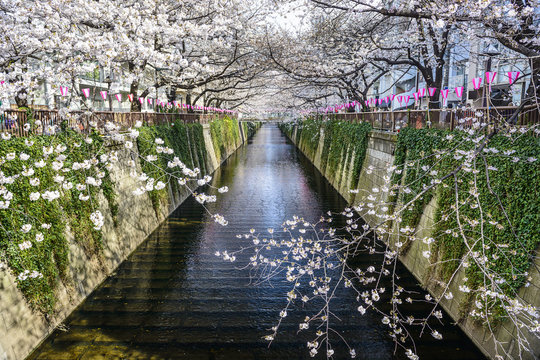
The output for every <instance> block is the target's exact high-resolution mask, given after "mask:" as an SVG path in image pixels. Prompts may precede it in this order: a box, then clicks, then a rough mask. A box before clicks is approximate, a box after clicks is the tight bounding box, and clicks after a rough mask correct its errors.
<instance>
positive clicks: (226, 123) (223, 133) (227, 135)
mask: <svg viewBox="0 0 540 360" xmlns="http://www.w3.org/2000/svg"><path fill="white" fill-rule="evenodd" d="M210 135H211V137H212V144H213V145H214V151H215V152H216V158H217V159H218V161H221V160H224V157H225V156H226V154H227V153H229V152H230V150H232V149H236V147H237V146H238V145H240V143H241V142H242V139H241V138H240V128H239V125H238V120H236V119H232V118H230V117H228V116H225V117H223V118H216V119H215V120H214V121H212V122H211V123H210ZM228 150H229V151H228Z"/></svg>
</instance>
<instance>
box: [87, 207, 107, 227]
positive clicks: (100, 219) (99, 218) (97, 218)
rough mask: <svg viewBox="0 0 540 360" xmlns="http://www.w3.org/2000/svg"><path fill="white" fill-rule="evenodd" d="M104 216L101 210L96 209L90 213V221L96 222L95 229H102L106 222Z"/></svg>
mask: <svg viewBox="0 0 540 360" xmlns="http://www.w3.org/2000/svg"><path fill="white" fill-rule="evenodd" d="M104 220H105V218H104V216H103V214H102V213H101V211H99V210H96V211H94V212H93V213H91V214H90V221H92V223H93V224H94V230H101V228H102V227H103V224H104Z"/></svg>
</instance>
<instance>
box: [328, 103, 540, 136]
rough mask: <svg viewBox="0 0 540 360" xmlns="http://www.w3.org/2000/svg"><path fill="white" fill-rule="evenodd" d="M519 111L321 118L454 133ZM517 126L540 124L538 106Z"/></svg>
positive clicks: (503, 119)
mask: <svg viewBox="0 0 540 360" xmlns="http://www.w3.org/2000/svg"><path fill="white" fill-rule="evenodd" d="M516 111H518V108H517V107H498V108H489V109H488V108H477V109H448V110H443V109H436V110H433V109H432V110H405V111H377V112H365V113H337V114H327V115H321V116H323V117H331V118H335V119H339V120H344V121H353V122H369V123H370V124H371V125H372V126H373V128H374V129H378V130H385V131H392V132H395V131H398V130H399V129H400V128H403V127H405V126H408V127H414V128H416V129H422V128H428V127H429V128H438V129H449V130H453V129H455V128H456V127H457V126H461V127H463V128H467V127H470V126H472V124H473V122H474V121H475V120H476V119H478V118H481V119H485V120H486V122H488V123H491V124H494V123H501V124H502V123H504V122H508V121H509V120H510V119H511V118H512V117H513V116H514V114H515V113H516ZM514 119H515V121H514V122H513V124H514V125H517V126H530V125H535V124H539V123H540V116H539V111H538V108H537V107H525V108H523V109H522V110H521V111H520V112H519V114H517V116H514Z"/></svg>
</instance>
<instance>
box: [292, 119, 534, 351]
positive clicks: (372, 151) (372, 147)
mask: <svg viewBox="0 0 540 360" xmlns="http://www.w3.org/2000/svg"><path fill="white" fill-rule="evenodd" d="M308 124H309V123H308ZM344 124H345V123H343V124H342V126H345V125H344ZM338 125H339V124H338ZM357 125H359V126H362V125H367V124H357ZM282 129H283V130H284V133H285V134H287V136H288V138H289V139H290V140H291V141H292V142H293V143H294V144H295V145H296V146H297V147H298V148H299V149H300V151H302V153H303V154H304V155H305V156H306V157H307V158H309V159H310V161H311V162H312V163H313V164H314V166H315V167H317V168H318V169H319V170H320V171H321V172H322V174H323V175H324V177H325V178H326V179H327V180H328V181H329V182H330V183H331V184H332V186H333V187H334V188H335V189H336V191H338V192H339V193H340V194H341V195H342V196H343V197H344V198H345V199H346V200H347V202H348V204H350V205H351V204H352V205H357V204H359V203H368V202H370V201H369V200H368V198H367V197H368V196H370V194H371V189H373V188H381V187H383V186H384V184H385V181H384V179H383V177H384V176H385V175H387V174H388V173H387V172H386V169H387V168H388V167H389V166H391V165H393V164H394V160H395V156H396V154H395V152H396V145H397V141H398V136H399V135H398V134H395V133H390V132H385V131H368V132H366V134H365V137H364V138H365V144H364V145H365V147H364V148H363V149H361V150H362V151H359V150H358V147H355V144H340V145H339V146H340V147H341V149H342V151H340V152H339V156H338V158H339V159H340V161H339V162H338V163H337V164H336V165H335V166H334V167H331V166H330V163H331V162H330V160H329V158H328V157H329V155H328V153H332V152H333V149H332V146H328V144H330V143H332V144H333V145H334V144H336V142H332V135H329V134H326V133H325V131H324V129H323V128H322V127H316V128H306V123H304V124H302V126H301V127H299V126H298V124H289V125H287V126H286V127H282ZM368 130H369V129H368ZM307 134H309V136H306V135H307ZM335 134H336V136H339V133H335ZM359 153H360V155H359ZM357 163H360V164H361V165H360V166H359V168H360V169H361V170H360V171H359V172H357V173H355V172H356V171H357V168H356V167H355V164H357ZM350 189H358V190H359V191H358V193H351V192H349V190H350ZM385 199H386V198H385ZM436 211H437V196H434V197H433V198H432V199H431V200H430V201H429V202H428V203H427V204H426V205H425V206H424V207H423V208H422V211H421V214H420V216H419V221H418V223H417V225H416V226H415V227H416V228H417V230H418V233H417V238H418V239H422V238H424V237H432V236H434V228H435V226H434V224H435V218H436V215H435V214H436ZM363 217H364V219H365V220H366V222H368V223H369V224H370V225H376V224H378V223H379V222H380V219H378V218H377V217H376V216H375V215H370V214H369V213H366V214H365V215H363ZM393 226H394V230H395V231H394V232H395V233H397V232H398V230H397V229H396V228H395V227H396V226H397V225H396V224H393ZM397 241H399V240H398V239H396V238H393V237H390V239H389V242H390V245H391V247H393V248H394V249H396V247H395V246H394V245H395V243H396V242H397ZM429 250H431V249H430V247H429V245H428V244H426V243H425V242H423V241H414V242H411V243H410V244H409V247H408V249H407V250H406V251H403V252H402V253H401V254H400V260H401V262H402V263H403V264H404V265H405V267H406V268H407V269H408V270H409V271H410V272H411V273H412V274H413V275H414V276H415V278H416V279H417V280H418V282H419V283H420V284H421V285H422V287H423V288H425V289H427V290H428V291H429V292H430V293H431V294H432V295H433V296H435V297H437V298H438V297H439V296H440V294H441V292H442V290H443V288H444V287H442V286H441V284H444V281H441V279H438V278H437V277H436V276H435V275H434V274H436V273H437V272H436V270H435V269H434V267H433V266H432V265H431V262H430V260H429V258H428V257H426V256H424V254H425V252H426V251H429ZM539 266H540V259H538V258H536V259H535V262H534V264H532V265H531V269H532V270H531V271H530V272H529V273H530V274H531V280H530V283H531V284H533V285H532V286H528V287H526V286H522V287H521V288H520V289H519V293H518V295H519V298H520V299H521V300H522V301H523V303H525V304H530V305H532V306H535V307H536V308H540V288H539V287H538V286H535V284H540V275H539V273H538V271H534V269H538V268H539ZM466 276H467V275H466V274H465V270H464V268H461V270H459V272H458V273H457V276H456V277H455V278H454V279H453V281H452V282H451V283H450V284H449V290H450V291H451V293H452V294H453V297H452V298H450V299H447V298H445V297H443V298H442V299H441V301H440V304H441V306H442V307H443V308H444V309H445V310H446V311H447V312H448V313H449V314H450V316H451V317H452V319H453V320H454V321H455V322H456V323H458V324H459V326H460V328H461V329H462V330H463V331H464V332H465V333H466V334H467V336H468V337H469V338H470V339H471V340H472V341H474V343H475V344H476V346H477V347H478V348H479V349H481V351H482V352H483V353H484V354H485V355H486V356H489V357H491V358H495V356H496V351H495V345H494V337H495V339H496V340H497V342H499V343H500V345H499V353H503V354H504V353H506V352H507V353H508V354H510V355H511V356H512V357H513V358H520V359H527V360H533V359H538V358H539V357H540V340H539V339H538V337H537V336H535V335H534V334H530V333H526V336H525V338H526V339H527V341H529V343H530V346H531V348H532V352H526V353H521V354H520V350H519V346H518V345H517V344H516V343H515V334H516V331H517V329H516V326H515V325H514V324H513V323H512V322H511V321H504V322H502V324H499V325H498V326H496V327H495V328H494V331H493V334H494V336H493V335H492V333H491V331H490V330H489V329H488V328H487V327H485V326H484V325H485V324H482V323H479V322H478V321H475V320H474V319H472V318H471V317H468V316H467V313H468V311H467V310H468V309H470V303H471V301H470V299H469V297H468V294H467V293H465V292H462V291H460V289H459V286H460V285H461V284H462V283H463V279H464V278H465V277H466ZM508 358H509V357H508Z"/></svg>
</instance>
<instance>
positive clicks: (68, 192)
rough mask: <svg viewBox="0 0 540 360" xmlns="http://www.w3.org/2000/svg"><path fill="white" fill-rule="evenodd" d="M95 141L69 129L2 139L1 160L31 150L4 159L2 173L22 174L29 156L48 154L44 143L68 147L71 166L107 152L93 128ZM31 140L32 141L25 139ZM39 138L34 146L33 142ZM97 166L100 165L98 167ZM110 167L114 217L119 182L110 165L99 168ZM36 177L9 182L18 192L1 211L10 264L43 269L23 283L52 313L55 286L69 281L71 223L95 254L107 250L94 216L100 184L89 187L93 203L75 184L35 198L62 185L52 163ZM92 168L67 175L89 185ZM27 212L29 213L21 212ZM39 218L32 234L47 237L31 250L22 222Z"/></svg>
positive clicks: (30, 297)
mask: <svg viewBox="0 0 540 360" xmlns="http://www.w3.org/2000/svg"><path fill="white" fill-rule="evenodd" d="M90 138H91V139H92V142H91V143H90V144H89V143H87V142H85V141H84V138H83V136H82V135H80V134H78V133H76V132H73V131H69V130H65V129H64V132H61V133H59V134H57V135H56V136H43V135H35V136H31V137H27V138H14V139H12V140H11V141H9V142H6V141H2V142H0V159H6V157H7V156H8V154H9V153H15V154H21V153H25V154H27V155H29V160H26V161H24V160H21V159H19V158H15V159H13V160H10V161H4V162H3V163H2V172H3V174H4V175H5V176H11V175H15V174H19V173H21V171H23V169H24V167H25V166H27V164H28V162H29V161H32V162H31V163H33V161H38V160H40V159H43V148H44V147H52V148H53V149H56V148H57V146H62V145H64V146H66V147H67V149H66V151H64V152H63V154H64V155H65V156H66V158H65V160H64V161H63V163H64V168H68V169H69V168H71V167H72V165H73V163H74V162H82V161H84V160H85V159H88V154H96V155H97V157H98V158H99V156H100V155H102V154H104V153H105V151H104V148H103V146H104V143H103V139H102V138H101V137H100V136H99V135H98V134H97V133H93V134H92V135H91V136H90ZM25 141H26V142H27V143H26V144H25ZM31 142H33V145H32V146H28V145H27V144H28V143H31ZM92 169H94V168H92ZM98 170H99V171H103V172H104V177H103V178H102V186H101V188H102V189H103V195H104V196H105V198H106V200H107V201H108V203H109V208H110V209H111V213H112V215H113V218H115V217H116V214H117V212H118V204H117V203H116V201H115V193H114V184H113V183H112V181H111V179H110V176H109V173H108V171H107V169H104V168H103V169H101V168H100V169H98ZM34 171H35V173H34V175H33V176H32V177H33V178H38V179H39V184H38V185H31V184H30V181H29V179H26V178H21V179H18V180H17V181H15V182H13V183H12V184H11V185H9V190H10V191H11V192H12V193H13V198H12V201H11V205H10V211H1V212H0V224H1V226H0V254H1V255H2V257H3V258H5V260H6V262H7V265H8V266H9V268H10V269H11V270H12V271H13V272H14V273H15V274H21V273H22V272H24V271H25V270H27V269H33V270H35V271H37V272H40V273H41V274H42V275H43V277H36V278H31V277H29V278H27V279H19V278H17V286H18V287H19V289H20V290H21V292H22V293H23V295H24V296H25V298H26V299H27V301H28V302H29V304H30V305H31V306H32V307H33V308H34V309H36V310H39V311H42V312H45V313H49V312H52V311H53V308H54V305H55V302H56V298H55V288H56V285H57V280H58V278H60V279H61V280H64V281H66V280H69V279H68V274H67V269H68V265H69V264H68V241H67V239H66V231H67V226H69V228H70V230H71V233H72V234H73V235H74V239H75V241H76V242H77V243H78V244H79V245H81V246H82V247H83V248H84V249H85V251H86V252H87V253H88V254H89V255H91V254H92V253H97V252H99V250H100V249H101V245H102V243H101V240H102V239H101V233H100V232H99V231H96V230H94V225H93V223H92V222H91V221H90V214H91V213H92V212H94V211H95V210H97V209H98V206H99V204H98V203H97V201H96V199H97V198H98V196H97V195H98V193H99V191H100V190H99V189H100V188H99V187H94V186H87V187H86V189H85V190H84V194H87V195H90V198H89V200H88V201H87V202H84V203H83V202H82V201H81V200H79V194H81V192H80V191H78V190H76V188H75V187H73V188H72V189H65V188H64V189H63V190H62V195H61V196H60V197H59V198H58V199H57V200H54V201H43V200H40V201H31V200H30V199H29V197H28V194H30V193H31V192H37V191H39V192H41V193H43V192H44V191H46V190H48V189H52V188H57V186H58V184H56V183H55V182H54V177H55V176H57V175H58V173H57V172H55V171H53V169H52V168H51V166H45V167H35V168H34ZM93 171H94V170H92V173H90V170H89V171H85V170H79V171H70V172H68V173H66V174H65V177H66V179H69V181H71V182H72V183H74V184H85V180H86V177H87V176H89V175H93ZM21 214H22V215H23V216H21ZM27 223H33V224H34V226H33V229H32V230H31V232H30V234H34V233H35V234H36V236H37V234H38V232H39V233H40V234H42V235H43V238H42V239H41V240H40V241H38V240H37V237H36V240H35V241H31V243H32V248H31V250H21V249H20V248H19V244H21V243H22V242H23V241H25V240H28V237H27V236H26V237H24V234H23V233H22V232H21V231H20V229H21V227H22V225H24V224H27ZM40 224H48V225H50V228H49V229H47V230H41V229H40V228H39V226H40Z"/></svg>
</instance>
